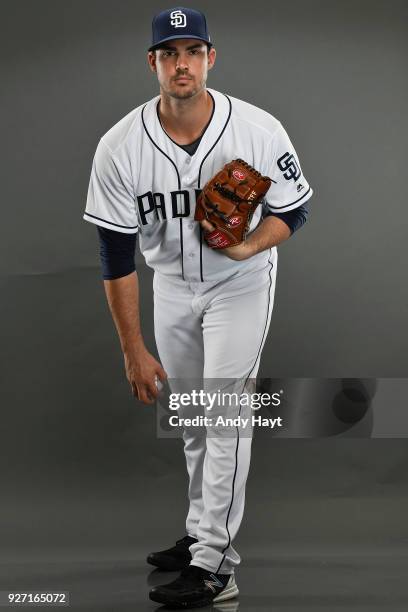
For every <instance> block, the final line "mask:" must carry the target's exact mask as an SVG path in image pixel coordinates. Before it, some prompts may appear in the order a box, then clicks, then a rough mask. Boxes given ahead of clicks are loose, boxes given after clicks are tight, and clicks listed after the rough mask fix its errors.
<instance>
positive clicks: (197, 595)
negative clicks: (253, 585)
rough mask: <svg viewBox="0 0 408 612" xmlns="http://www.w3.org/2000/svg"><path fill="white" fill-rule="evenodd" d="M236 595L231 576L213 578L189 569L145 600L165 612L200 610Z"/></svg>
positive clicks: (211, 573) (210, 573) (200, 569)
mask: <svg viewBox="0 0 408 612" xmlns="http://www.w3.org/2000/svg"><path fill="white" fill-rule="evenodd" d="M238 594H239V591H238V587H237V585H236V583H235V577H234V574H215V573H214V572H208V571H207V570H205V569H202V568H201V567H197V566H195V565H189V566H188V567H186V568H184V569H183V570H182V572H181V574H180V576H179V577H178V578H176V580H174V581H173V582H169V583H168V584H163V585H161V586H156V587H153V588H152V589H151V591H150V593H149V597H150V599H151V600H152V601H156V602H157V603H161V604H164V605H166V606H167V607H169V608H201V607H202V606H208V605H210V604H212V603H217V602H220V601H225V600H227V599H232V598H233V597H236V596H237V595H238Z"/></svg>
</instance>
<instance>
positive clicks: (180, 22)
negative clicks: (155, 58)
mask: <svg viewBox="0 0 408 612" xmlns="http://www.w3.org/2000/svg"><path fill="white" fill-rule="evenodd" d="M176 38H197V39H198V40H202V41H204V42H206V43H207V44H208V45H212V42H211V41H210V36H209V34H208V30H207V21H206V19H205V15H203V13H201V12H200V11H196V10H194V9H191V8H184V7H182V6H178V7H176V8H171V9H168V10H167V11H162V12H161V13H159V14H158V15H156V16H155V17H153V21H152V44H151V46H150V47H149V51H153V49H156V48H157V47H160V45H161V44H163V43H165V42H167V41H168V40H174V39H176Z"/></svg>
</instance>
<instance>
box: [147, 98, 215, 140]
mask: <svg viewBox="0 0 408 612" xmlns="http://www.w3.org/2000/svg"><path fill="white" fill-rule="evenodd" d="M160 94H161V95H160V104H159V116H160V121H161V123H162V125H163V128H164V129H165V130H166V132H167V133H168V134H169V136H171V138H173V140H175V141H176V142H178V143H179V144H189V143H190V142H193V141H194V140H196V139H197V138H198V137H199V136H200V135H201V133H202V131H203V129H204V128H205V126H206V125H207V123H208V121H209V119H210V117H211V113H212V106H213V101H212V98H211V96H210V94H209V93H208V92H207V90H206V89H203V90H201V91H200V92H199V93H198V94H196V95H195V96H192V97H191V98H186V99H184V100H183V99H179V98H172V97H170V96H168V95H166V94H165V93H164V92H163V91H161V92H160Z"/></svg>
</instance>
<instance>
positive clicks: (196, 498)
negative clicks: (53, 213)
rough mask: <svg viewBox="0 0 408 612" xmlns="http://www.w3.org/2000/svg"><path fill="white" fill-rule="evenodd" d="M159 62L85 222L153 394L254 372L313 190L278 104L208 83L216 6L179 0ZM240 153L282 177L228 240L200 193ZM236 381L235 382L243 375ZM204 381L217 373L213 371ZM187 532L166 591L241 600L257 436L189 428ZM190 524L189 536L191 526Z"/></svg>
mask: <svg viewBox="0 0 408 612" xmlns="http://www.w3.org/2000/svg"><path fill="white" fill-rule="evenodd" d="M152 30H153V38H152V44H151V46H150V48H149V50H148V57H147V59H148V63H149V67H150V69H151V70H152V72H153V73H154V74H155V75H156V77H157V80H158V83H159V88H160V93H159V94H158V95H157V96H156V97H154V98H153V99H151V100H149V101H148V102H146V103H143V104H141V105H140V106H138V107H137V108H135V109H134V110H132V111H131V112H130V113H129V114H127V115H126V116H125V117H123V118H122V119H121V120H120V121H119V122H118V123H116V124H115V125H114V126H113V127H112V128H111V129H110V130H109V131H108V132H106V133H105V134H104V135H103V136H102V137H101V139H100V141H99V143H98V146H97V149H96V153H95V157H94V160H93V166H92V172H91V177H90V183H89V190H88V198H87V203H86V210H85V213H84V219H85V220H86V221H89V222H91V223H94V224H95V225H96V226H97V230H98V235H99V240H100V255H101V263H102V269H103V278H104V287H105V291H106V296H107V300H108V303H109V307H110V309H111V313H112V317H113V319H114V323H115V325H116V328H117V332H118V335H119V339H120V342H121V348H122V350H123V354H124V361H125V369H126V375H127V378H128V381H129V383H130V386H131V389H132V392H133V394H134V395H135V396H137V397H138V398H139V399H140V400H141V401H142V402H144V403H147V404H151V403H153V402H154V401H155V399H156V398H157V396H158V381H162V382H164V381H165V380H166V378H167V377H168V379H169V381H171V380H182V379H189V378H191V379H197V378H200V379H202V380H204V381H210V382H209V383H208V384H209V385H210V386H211V384H213V383H214V381H215V380H219V379H223V380H231V381H234V383H235V382H236V381H240V382H242V381H244V382H245V381H248V380H249V379H250V378H251V379H253V378H255V377H256V374H257V371H258V368H259V362H260V357H261V353H262V349H263V346H264V343H265V340H266V336H267V333H268V329H269V324H270V319H271V314H272V308H273V302H274V293H275V282H276V270H277V261H278V255H277V249H276V247H277V245H278V244H280V243H282V242H283V241H285V240H287V239H288V238H289V237H290V236H291V235H292V234H293V233H294V232H295V231H296V230H297V229H298V228H299V227H301V226H302V224H303V223H304V222H305V221H306V218H307V205H306V202H307V200H309V198H310V197H311V195H312V189H311V187H310V186H309V184H308V182H307V180H306V178H305V176H304V175H303V173H302V169H301V166H300V163H299V158H298V156H297V154H296V151H295V149H294V147H293V144H292V142H291V140H290V139H289V136H288V134H287V132H286V131H285V129H284V127H283V126H282V124H281V123H280V121H279V120H278V119H276V118H275V117H274V116H272V115H271V114H269V113H268V112H266V111H264V110H261V109H259V108H257V107H256V106H253V105H252V104H249V103H247V102H244V101H242V100H239V99H236V98H234V97H232V96H230V95H227V94H225V93H221V92H219V91H215V90H214V89H210V88H207V86H206V81H207V74H208V71H209V70H210V69H212V68H213V66H214V63H215V58H216V51H215V48H214V46H213V44H212V42H211V40H210V37H209V34H208V30H207V23H206V19H205V16H204V15H203V14H202V13H201V12H200V11H197V10H193V9H191V8H182V7H177V8H174V9H169V10H166V11H163V12H161V13H160V14H158V15H156V16H155V17H154V19H153V24H152ZM236 158H240V159H242V160H244V161H245V162H246V164H249V165H250V166H251V167H252V168H253V169H255V170H256V171H257V172H259V173H261V174H262V175H264V176H265V177H269V178H270V184H271V186H270V188H269V190H268V191H267V192H266V194H265V196H264V197H263V198H262V201H261V203H260V204H259V206H258V207H257V208H256V210H255V212H254V214H253V216H252V219H251V221H250V226H249V232H248V234H247V237H246V239H245V240H243V241H242V242H241V243H239V244H235V245H233V246H226V247H225V248H214V246H215V247H216V246H217V244H216V243H214V241H211V240H209V236H211V235H212V233H213V232H214V225H213V224H212V223H211V222H210V221H209V220H208V218H205V219H203V220H201V221H195V219H194V216H195V209H196V204H197V198H198V197H199V194H200V192H201V191H202V190H203V188H204V186H205V185H206V184H207V182H208V181H210V179H211V178H212V177H213V176H214V175H215V174H216V173H217V172H218V171H219V170H220V169H221V168H222V167H223V166H224V165H225V164H227V163H228V162H230V161H231V160H234V159H236ZM136 236H138V238H139V248H140V250H141V252H142V253H143V255H144V258H145V261H146V263H147V265H148V266H150V267H151V268H153V270H154V282H153V290H154V330H155V339H156V344H157V350H158V354H159V358H160V362H158V361H157V360H156V359H155V358H154V357H153V356H152V355H151V354H150V353H149V351H148V350H147V348H146V347H145V344H144V341H143V335H142V331H141V327H140V322H139V306H138V303H139V302H138V297H139V287H138V276H137V271H136V269H135V262H134V254H135V243H136ZM234 383H233V384H234ZM204 384H206V383H205V382H204ZM183 440H184V452H185V457H186V465H187V472H188V476H189V488H188V494H189V510H188V515H187V518H186V534H185V535H184V536H183V537H181V538H180V539H178V540H177V542H176V544H175V545H174V546H173V547H171V548H169V549H166V550H162V551H160V552H154V553H151V554H150V555H149V556H148V559H147V560H148V562H149V563H150V564H152V565H154V566H156V567H159V568H162V569H167V570H181V573H180V576H179V577H178V578H177V579H176V580H175V581H173V582H170V583H168V584H164V585H161V586H156V587H154V588H153V589H152V590H151V591H150V598H151V599H152V600H153V601H156V602H159V603H162V604H166V605H168V606H188V607H196V606H202V605H206V604H210V603H212V602H219V601H223V600H227V599H230V598H233V597H236V596H237V594H238V588H237V584H236V581H235V572H234V570H235V568H236V566H237V565H238V564H239V562H240V556H239V554H238V553H237V551H236V550H235V549H234V547H233V541H234V538H235V536H236V534H237V532H238V529H239V526H240V523H241V520H242V516H243V511H244V500H245V484H246V480H247V475H248V470H249V464H250V453H251V436H243V437H241V436H240V432H239V428H237V429H236V433H235V430H234V435H232V436H229V437H226V438H223V439H222V438H220V437H218V436H203V435H202V431H198V430H196V429H194V428H193V427H190V428H188V427H186V428H185V429H184V431H183ZM180 535H181V534H180Z"/></svg>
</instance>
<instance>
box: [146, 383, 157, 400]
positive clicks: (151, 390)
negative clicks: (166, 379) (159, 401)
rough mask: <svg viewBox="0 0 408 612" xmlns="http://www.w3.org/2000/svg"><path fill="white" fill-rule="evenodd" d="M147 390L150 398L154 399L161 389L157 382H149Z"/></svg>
mask: <svg viewBox="0 0 408 612" xmlns="http://www.w3.org/2000/svg"><path fill="white" fill-rule="evenodd" d="M146 392H147V395H148V396H149V397H150V399H152V400H153V401H154V400H155V399H156V398H157V397H158V395H159V389H158V388H157V385H156V383H155V382H153V383H147V385H146Z"/></svg>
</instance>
